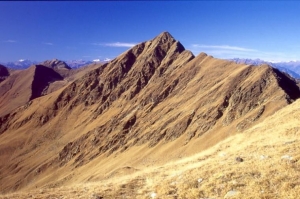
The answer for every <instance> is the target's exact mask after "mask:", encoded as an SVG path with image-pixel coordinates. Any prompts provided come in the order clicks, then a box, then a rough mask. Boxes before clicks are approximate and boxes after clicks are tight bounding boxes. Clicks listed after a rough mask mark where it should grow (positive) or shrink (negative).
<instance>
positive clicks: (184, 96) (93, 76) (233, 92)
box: [0, 32, 300, 191]
mask: <svg viewBox="0 0 300 199" xmlns="http://www.w3.org/2000/svg"><path fill="white" fill-rule="evenodd" d="M34 90H35V89H34ZM37 90H39V89H37ZM40 90H41V89H40ZM299 96H300V92H299V88H298V87H297V85H296V83H295V81H294V80H293V79H291V78H289V77H288V76H286V75H285V74H283V73H281V72H280V71H278V70H276V69H274V68H272V67H270V66H268V65H262V66H259V67H252V66H249V65H243V64H236V63H233V62H230V61H226V60H220V59H215V58H213V57H211V56H208V55H207V54H205V53H201V54H199V55H198V56H196V57H195V56H194V55H193V54H192V53H191V52H190V51H188V50H185V48H184V47H183V45H182V44H181V43H180V42H179V41H177V40H175V39H174V38H173V37H172V36H171V35H170V34H169V33H168V32H164V33H162V34H160V35H158V36H157V37H155V38H154V39H152V40H150V41H147V42H143V43H140V44H138V45H136V46H134V47H133V48H131V49H129V50H128V51H126V52H124V53H123V54H121V55H120V56H119V57H117V58H116V59H114V60H112V61H111V62H109V63H106V64H104V65H102V66H101V67H98V68H96V69H94V70H91V71H90V72H88V73H87V74H85V75H84V76H82V77H81V78H78V79H76V80H75V81H73V82H72V83H70V84H68V85H67V86H66V87H64V88H62V89H61V90H58V91H57V92H53V93H50V94H48V95H46V96H43V97H39V98H38V99H35V100H32V101H30V103H28V104H27V105H26V106H22V107H19V108H18V109H16V110H14V111H12V112H10V113H9V114H6V115H5V116H2V117H0V122H1V124H2V125H1V127H0V135H1V137H2V139H3V140H9V139H11V138H10V137H13V136H16V135H17V134H18V135H19V137H18V138H17V139H15V140H14V143H15V144H14V145H13V146H12V145H11V143H9V142H8V141H7V142H6V143H9V144H3V145H2V146H1V147H0V154H1V156H0V160H4V159H5V158H7V156H8V155H12V156H11V159H10V160H9V161H6V162H5V163H4V164H3V165H1V168H0V171H1V174H0V175H1V176H0V177H1V181H3V182H4V181H5V180H7V179H8V176H10V182H8V183H6V184H5V185H4V188H3V191H9V190H16V189H21V188H25V187H27V188H28V187H29V188H30V187H33V186H48V187H55V186H60V185H62V184H65V183H71V182H72V181H74V180H75V181H76V180H78V179H79V178H80V179H81V180H85V181H88V180H93V179H98V180H99V179H103V178H102V177H101V176H103V174H104V173H105V171H107V169H111V167H112V165H114V168H116V169H118V166H117V165H118V164H117V163H120V162H118V161H121V162H122V164H123V165H124V164H137V165H141V164H142V163H143V160H144V158H145V157H152V158H156V159H158V157H161V155H164V157H165V159H164V160H160V161H168V160H170V159H172V158H174V157H178V154H182V153H183V152H182V151H184V153H186V154H191V153H195V152H197V151H201V150H203V149H206V148H208V147H210V146H213V145H214V144H216V143H217V142H219V141H220V140H223V139H224V138H226V137H228V136H229V135H233V134H235V133H237V132H242V131H244V130H246V129H248V128H249V127H251V126H253V125H254V124H257V123H259V122H261V121H262V120H264V119H265V118H266V117H268V116H270V115H272V114H273V113H275V112H276V111H277V110H279V109H281V108H282V107H284V106H286V105H288V104H290V103H292V102H293V101H294V100H295V99H297V98H299ZM25 133H26V137H27V138H26V139H24V134H25ZM8 134H10V136H8ZM17 149H18V150H17ZM136 149H139V150H136ZM45 151H46V153H45ZM4 152H5V153H4ZM34 154H39V156H38V158H37V159H34V158H30V157H33V156H34ZM124 156H125V157H127V158H126V159H125V160H124V159H122V158H120V157H124ZM114 157H119V158H116V159H114ZM128 157H129V158H128ZM16 160H17V162H16ZM108 160H110V161H108ZM100 163H101V169H100V170H99V167H97V166H92V165H97V164H100ZM29 168H35V169H29ZM85 168H89V169H91V170H93V169H94V170H95V172H96V171H97V172H96V173H97V174H95V176H85V177H82V176H84V175H81V172H82V171H83V170H85ZM58 170H59V171H61V172H60V173H56V174H55V175H54V174H53V172H54V171H58ZM3 171H5V172H3ZM11 176H14V178H11ZM79 176H80V177H79ZM33 179H35V180H34V181H33ZM29 183H30V184H29Z"/></svg>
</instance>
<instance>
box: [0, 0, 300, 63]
mask: <svg viewBox="0 0 300 199" xmlns="http://www.w3.org/2000/svg"><path fill="white" fill-rule="evenodd" d="M0 9H1V12H0V28H1V30H0V45H1V48H0V49H1V52H0V61H15V60H19V59H30V60H35V61H43V60H46V59H53V58H58V59H62V60H73V59H84V60H93V59H102V60H103V59H105V58H114V57H116V56H118V55H119V54H120V53H122V52H124V51H125V50H127V49H128V48H129V47H130V46H132V45H134V44H136V43H139V42H143V41H146V40H150V39H152V38H154V37H155V36H156V35H158V34H160V33H161V32H163V31H168V32H170V33H171V34H172V35H173V36H174V37H175V39H177V40H179V41H180V42H181V43H182V44H183V45H184V46H185V48H186V49H189V50H191V51H192V52H193V53H194V54H195V55H197V54H199V53H200V52H206V53H208V54H210V55H213V56H214V57H217V58H234V57H239V58H261V59H265V60H268V61H271V60H273V61H287V60H300V2H297V1H254V2H251V1H225V2H224V1H215V2H212V1H199V2H193V1H191V2H187V1H175V2H170V1H167V2H157V1H153V2H151V1H146V2H142V1H136V2H133V1H129V2H120V1H113V2H106V1H104V2H95V1H91V2H78V1H77V2H71V1H69V2H63V1H62V2H46V1H45V2H37V1H35V2H0Z"/></svg>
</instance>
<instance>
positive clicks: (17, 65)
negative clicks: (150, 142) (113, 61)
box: [0, 59, 109, 70]
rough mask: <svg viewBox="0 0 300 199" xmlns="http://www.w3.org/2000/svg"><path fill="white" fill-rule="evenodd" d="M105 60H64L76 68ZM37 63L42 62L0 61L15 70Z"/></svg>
mask: <svg viewBox="0 0 300 199" xmlns="http://www.w3.org/2000/svg"><path fill="white" fill-rule="evenodd" d="M107 61H109V60H100V59H97V60H93V61H85V60H68V61H64V62H65V63H66V64H67V65H68V66H70V67H71V68H73V69H76V68H80V67H82V66H86V65H88V64H91V63H94V62H99V63H102V62H103V63H104V62H107ZM39 63H42V62H37V61H31V60H28V59H20V60H18V61H13V62H0V64H2V65H4V66H6V67H8V68H11V69H16V70H22V69H26V68H28V67H30V66H32V65H35V64H39Z"/></svg>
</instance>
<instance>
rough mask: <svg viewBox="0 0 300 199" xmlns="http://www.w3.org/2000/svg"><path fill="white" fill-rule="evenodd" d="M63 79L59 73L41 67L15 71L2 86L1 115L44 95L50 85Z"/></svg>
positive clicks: (0, 87)
mask: <svg viewBox="0 0 300 199" xmlns="http://www.w3.org/2000/svg"><path fill="white" fill-rule="evenodd" d="M62 79H63V78H62V77H61V76H60V75H59V74H58V73H56V72H55V71H53V70H52V69H49V68H47V67H44V66H41V65H34V66H31V67H30V68H28V69H26V70H22V71H15V72H14V73H13V74H12V75H11V76H9V78H7V79H6V80H5V81H3V82H1V84H0V96H1V97H0V115H4V114H7V113H9V112H10V111H12V110H14V109H15V108H17V107H19V106H22V105H25V104H26V103H27V102H29V101H30V100H32V99H35V98H37V97H40V96H42V95H44V93H45V92H46V90H47V89H48V86H49V84H51V83H52V82H55V81H59V80H62Z"/></svg>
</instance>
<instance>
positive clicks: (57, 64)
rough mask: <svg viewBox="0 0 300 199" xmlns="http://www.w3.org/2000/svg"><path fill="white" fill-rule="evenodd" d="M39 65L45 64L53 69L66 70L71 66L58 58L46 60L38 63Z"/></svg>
mask: <svg viewBox="0 0 300 199" xmlns="http://www.w3.org/2000/svg"><path fill="white" fill-rule="evenodd" d="M40 65H43V66H47V67H49V68H53V69H67V70H70V69H71V67H69V66H68V65H67V64H66V63H65V62H64V61H61V60H58V59H52V60H46V61H44V62H42V63H40Z"/></svg>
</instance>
